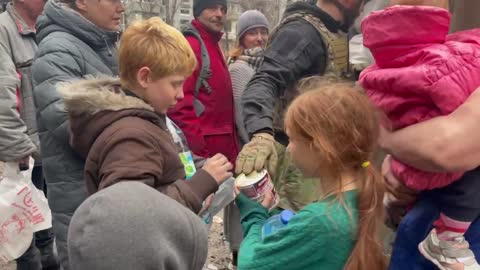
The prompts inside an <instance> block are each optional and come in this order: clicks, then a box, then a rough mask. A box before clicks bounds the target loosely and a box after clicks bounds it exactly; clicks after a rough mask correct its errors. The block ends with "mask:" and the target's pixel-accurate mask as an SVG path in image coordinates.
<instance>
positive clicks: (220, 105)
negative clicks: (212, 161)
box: [168, 0, 239, 162]
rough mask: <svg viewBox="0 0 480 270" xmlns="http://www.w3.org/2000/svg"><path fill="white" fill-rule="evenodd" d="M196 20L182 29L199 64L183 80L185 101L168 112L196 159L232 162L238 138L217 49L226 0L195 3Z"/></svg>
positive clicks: (226, 75)
mask: <svg viewBox="0 0 480 270" xmlns="http://www.w3.org/2000/svg"><path fill="white" fill-rule="evenodd" d="M193 13H194V17H195V19H194V20H192V22H191V24H190V25H189V26H187V27H186V28H185V29H182V32H183V34H184V35H185V37H186V39H187V41H188V43H190V46H191V47H192V49H193V52H194V53H195V55H196V57H197V61H198V66H197V69H196V70H195V71H194V73H193V74H192V75H191V76H190V77H189V78H188V79H187V80H186V81H185V84H184V86H183V90H184V95H185V97H184V99H183V100H181V101H179V102H178V104H177V105H176V106H175V108H172V109H171V110H170V111H169V114H168V115H169V117H170V118H171V119H172V120H173V121H174V122H175V123H176V124H177V125H178V126H179V127H180V128H181V129H182V131H183V132H184V133H185V136H186V138H187V141H188V144H189V146H190V149H191V150H192V151H193V153H194V154H195V155H197V156H201V157H205V158H208V157H212V156H214V155H215V154H217V153H221V154H223V155H225V156H226V157H227V158H228V159H229V160H230V162H235V159H236V157H237V154H238V150H239V146H238V138H237V133H236V128H235V120H234V119H235V118H234V117H235V115H234V108H233V90H232V83H231V79H230V73H229V72H228V68H227V64H226V62H225V57H224V54H223V52H222V49H221V48H220V46H219V41H220V40H221V38H222V36H223V33H222V30H223V26H224V23H225V20H226V13H227V1H226V0H195V1H194V4H193Z"/></svg>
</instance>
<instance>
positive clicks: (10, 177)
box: [0, 159, 52, 262]
mask: <svg viewBox="0 0 480 270" xmlns="http://www.w3.org/2000/svg"><path fill="white" fill-rule="evenodd" d="M33 164H34V163H33V159H30V166H29V168H30V169H29V170H26V171H20V170H19V167H18V163H16V162H9V163H5V164H4V172H3V178H2V177H1V175H0V179H1V180H0V261H4V262H8V261H11V260H14V259H17V258H18V257H20V256H21V255H22V254H23V253H25V251H26V250H27V249H28V247H29V246H30V244H31V242H32V237H33V233H34V232H37V231H41V230H45V229H48V228H51V227H52V214H51V212H50V208H49V207H48V202H47V198H45V195H44V194H43V191H40V190H38V189H36V188H35V186H34V185H33V183H32V180H31V179H32V170H33Z"/></svg>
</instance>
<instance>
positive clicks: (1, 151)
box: [0, 3, 40, 164]
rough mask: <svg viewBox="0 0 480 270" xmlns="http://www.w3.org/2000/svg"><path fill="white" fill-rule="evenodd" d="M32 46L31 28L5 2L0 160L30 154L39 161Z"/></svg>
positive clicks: (0, 30) (0, 36) (0, 28)
mask: <svg viewBox="0 0 480 270" xmlns="http://www.w3.org/2000/svg"><path fill="white" fill-rule="evenodd" d="M36 50H37V44H36V42H35V30H33V29H30V28H29V27H28V26H27V25H26V24H25V22H24V21H23V20H22V18H21V17H20V16H19V15H18V14H17V12H16V11H15V9H14V8H13V5H12V4H11V3H10V4H8V6H7V10H6V12H4V13H2V14H0V63H1V64H0V161H15V160H19V159H21V158H23V157H25V156H28V155H31V154H33V155H34V157H35V159H36V160H35V161H36V163H37V164H39V163H40V159H39V157H38V155H36V154H37V153H38V150H39V147H38V146H39V145H38V144H39V143H38V133H37V121H36V117H35V104H34V102H33V93H32V91H33V89H32V84H31V72H30V68H31V63H32V60H33V57H34V56H35V51H36ZM19 74H20V75H21V78H22V79H20V76H19ZM17 90H19V91H18V93H19V98H20V99H19V101H20V102H18V101H17ZM19 103H20V104H19ZM18 108H20V111H18Z"/></svg>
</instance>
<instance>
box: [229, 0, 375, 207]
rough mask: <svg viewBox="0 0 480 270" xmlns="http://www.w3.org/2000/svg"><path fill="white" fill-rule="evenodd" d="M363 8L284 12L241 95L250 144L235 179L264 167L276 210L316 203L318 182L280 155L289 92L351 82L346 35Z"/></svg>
mask: <svg viewBox="0 0 480 270" xmlns="http://www.w3.org/2000/svg"><path fill="white" fill-rule="evenodd" d="M365 2H366V0H318V1H317V0H308V1H299V2H295V3H293V4H291V5H290V6H288V7H287V10H286V11H285V14H284V17H283V19H282V21H281V22H280V24H279V25H278V26H277V27H276V29H274V30H273V32H272V34H271V36H270V42H269V45H268V46H267V49H266V52H265V59H264V62H263V64H262V66H261V67H260V69H259V71H258V72H257V74H256V75H255V76H254V77H253V78H252V80H251V81H250V83H249V84H248V85H247V88H246V89H245V92H244V95H243V101H242V103H243V112H244V118H245V126H246V129H247V132H248V133H249V134H250V136H252V138H251V141H250V142H249V143H248V144H247V145H245V146H244V148H243V149H242V151H241V152H240V154H239V156H238V159H237V163H236V173H241V172H243V173H250V172H252V171H253V170H257V171H259V170H261V169H262V168H264V167H266V168H267V169H268V171H269V172H270V173H271V174H272V175H273V176H274V177H273V181H274V184H275V186H276V188H277V190H278V192H279V194H280V197H281V200H280V204H279V207H280V208H282V209H292V210H299V209H301V208H302V207H303V206H305V205H306V204H308V203H310V202H312V201H315V200H318V198H319V197H320V193H319V190H320V189H319V186H318V184H319V181H318V180H316V179H305V178H304V177H303V176H302V175H301V173H300V171H299V170H298V169H296V168H295V167H293V166H292V164H291V162H290V159H289V155H288V154H287V153H286V151H285V148H286V146H287V145H288V137H287V135H286V134H285V131H284V129H283V115H284V113H285V111H286V109H287V107H288V105H289V103H290V102H291V101H292V100H293V99H294V98H295V97H296V96H297V95H298V93H296V91H295V90H294V89H295V86H296V84H297V83H298V82H299V81H300V80H301V79H303V78H306V77H309V76H313V75H321V76H325V77H327V78H328V79H330V78H333V79H345V78H347V79H348V78H350V77H351V74H350V72H349V67H348V66H349V65H348V40H347V34H346V33H347V32H348V30H349V28H350V26H351V25H352V24H353V22H354V20H355V18H356V17H357V16H358V15H359V13H360V11H361V9H362V8H363V5H364V3H365ZM277 160H278V162H279V164H278V166H277Z"/></svg>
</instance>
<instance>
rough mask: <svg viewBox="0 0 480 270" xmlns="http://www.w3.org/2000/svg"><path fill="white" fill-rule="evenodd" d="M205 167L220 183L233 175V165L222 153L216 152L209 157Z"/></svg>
mask: <svg viewBox="0 0 480 270" xmlns="http://www.w3.org/2000/svg"><path fill="white" fill-rule="evenodd" d="M203 169H204V170H205V171H206V172H208V174H210V175H211V176H212V177H213V178H214V179H215V181H216V182H217V183H218V185H221V184H222V183H223V182H225V180H227V179H228V178H230V177H232V176H233V173H232V172H231V170H232V169H233V165H232V164H231V163H230V162H229V161H228V159H227V158H226V157H225V156H224V155H222V154H216V155H215V156H213V157H212V158H209V159H207V161H206V162H205V165H203Z"/></svg>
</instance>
